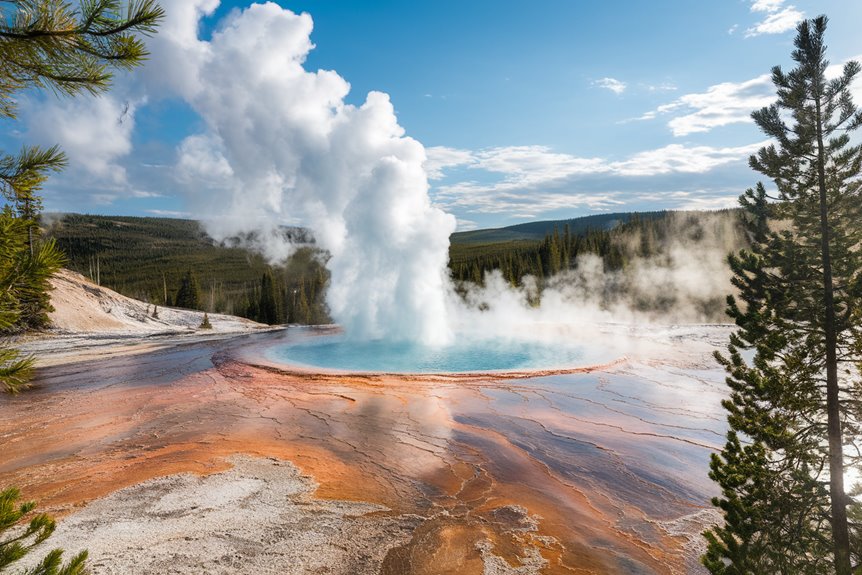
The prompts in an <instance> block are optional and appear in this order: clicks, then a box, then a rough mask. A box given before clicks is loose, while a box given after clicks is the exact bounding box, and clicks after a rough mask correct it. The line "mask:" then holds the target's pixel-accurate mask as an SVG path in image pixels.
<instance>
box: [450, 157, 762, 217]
mask: <svg viewBox="0 0 862 575" xmlns="http://www.w3.org/2000/svg"><path fill="white" fill-rule="evenodd" d="M765 143H766V142H760V143H756V144H751V145H747V146H738V147H726V148H714V147H710V146H684V145H681V144H671V145H669V146H665V147H662V148H658V149H655V150H648V151H644V152H640V153H638V154H634V155H632V156H630V157H628V158H625V159H623V160H616V161H612V160H607V159H603V158H580V157H577V156H573V155H570V154H564V153H559V152H554V151H552V150H551V149H549V148H547V147H544V146H509V147H499V148H489V149H484V150H479V151H473V152H471V151H469V150H451V149H450V150H449V152H448V153H449V155H450V156H451V157H456V156H457V157H458V158H460V161H459V162H458V164H457V165H459V166H467V167H469V168H470V169H475V170H477V171H482V172H486V176H487V175H492V176H493V175H502V177H497V178H493V177H492V178H487V177H486V178H484V179H483V178H480V177H478V175H477V177H476V178H475V179H470V180H466V181H460V182H456V183H451V184H445V185H442V186H440V187H439V188H438V189H437V190H436V191H435V193H434V200H435V202H436V203H438V204H440V205H442V206H444V207H447V208H457V209H467V210H473V211H477V212H481V213H493V214H500V213H508V214H512V213H517V214H521V215H522V216H524V217H534V216H537V215H539V214H542V213H547V212H551V211H554V210H562V209H567V210H573V209H576V208H588V209H592V210H608V209H613V208H615V207H618V206H621V205H623V204H624V203H625V201H624V199H623V194H622V193H618V192H605V193H592V192H591V193H577V192H574V191H572V188H573V187H576V186H574V184H576V183H577V182H578V181H579V179H583V178H587V177H596V176H599V177H603V178H605V179H606V180H607V181H611V182H612V181H613V179H614V178H623V179H629V178H650V177H656V176H667V175H673V174H705V173H707V172H709V171H711V170H714V169H715V168H718V167H720V166H724V165H728V164H731V163H734V162H743V161H745V160H746V159H747V158H748V156H750V155H751V154H752V153H754V152H756V151H757V150H758V149H759V148H760V147H761V146H763V145H764V144H765ZM454 151H457V152H458V154H454V153H453V152H454ZM564 187H565V188H566V189H565V190H563V191H561V188H564ZM663 199H664V200H665V201H666V200H668V197H667V196H663Z"/></svg>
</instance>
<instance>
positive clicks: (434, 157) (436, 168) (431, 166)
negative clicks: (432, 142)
mask: <svg viewBox="0 0 862 575" xmlns="http://www.w3.org/2000/svg"><path fill="white" fill-rule="evenodd" d="M425 156H426V159H425V162H424V163H423V166H424V167H425V173H426V174H427V175H428V179H429V180H439V179H441V178H442V177H443V171H444V170H445V169H446V168H453V167H456V166H463V165H465V164H471V163H473V153H472V152H470V151H469V150H459V149H457V148H449V147H446V146H433V147H428V148H425Z"/></svg>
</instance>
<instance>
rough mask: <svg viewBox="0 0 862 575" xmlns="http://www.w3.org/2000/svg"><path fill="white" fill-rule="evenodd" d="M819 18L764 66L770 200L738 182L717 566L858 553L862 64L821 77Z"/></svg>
mask: <svg viewBox="0 0 862 575" xmlns="http://www.w3.org/2000/svg"><path fill="white" fill-rule="evenodd" d="M825 28H826V18H825V17H820V18H816V19H814V20H810V21H805V22H803V23H802V24H800V26H799V28H798V34H797V37H796V50H795V51H794V52H793V59H794V60H795V61H796V62H797V68H796V69H794V70H793V71H791V72H789V73H787V74H785V73H784V72H782V71H781V69H780V68H775V69H773V74H772V77H773V82H774V84H775V86H776V88H777V92H778V102H777V103H776V104H774V105H772V106H770V107H767V108H763V109H762V110H759V111H757V112H755V113H754V114H752V117H753V118H754V120H755V122H756V123H757V124H758V126H759V127H760V128H761V129H762V130H763V131H764V132H765V133H766V134H767V135H769V136H770V137H772V138H773V139H774V140H775V141H776V142H777V144H778V145H777V146H776V145H769V146H766V147H764V148H762V149H761V150H760V151H759V152H758V154H757V155H756V156H752V158H751V160H750V163H751V166H752V168H754V169H755V170H757V171H759V172H761V173H762V174H764V175H765V176H767V177H769V178H771V179H772V180H773V182H774V183H775V185H776V187H777V189H778V197H777V198H775V199H777V200H778V202H776V203H772V204H770V203H769V202H768V199H769V198H768V196H767V192H766V189H765V187H764V186H763V185H762V184H758V185H757V187H756V188H755V189H750V190H747V191H746V192H745V194H744V195H743V196H742V197H741V198H740V203H741V205H742V207H743V209H744V210H745V214H746V217H745V221H746V226H747V232H748V234H749V237H750V238H751V247H750V249H748V250H742V251H740V252H739V253H738V254H735V255H732V256H731V257H730V258H729V263H730V266H731V268H732V270H733V272H734V280H733V281H734V285H735V287H736V288H737V290H738V297H730V298H728V314H729V315H730V316H731V317H732V318H733V319H734V321H735V322H736V324H737V325H738V326H739V329H738V331H737V332H736V333H734V334H733V336H732V337H731V340H730V344H729V345H728V354H727V355H726V356H725V355H721V354H717V358H718V360H719V361H720V362H721V363H722V365H724V367H725V368H726V370H727V372H728V378H727V384H728V386H729V387H730V389H731V395H730V398H729V399H728V400H726V401H725V402H724V403H723V405H724V407H725V409H726V410H727V413H728V424H729V426H730V431H729V433H728V441H727V444H726V445H725V448H724V450H723V451H722V452H721V454H720V455H716V456H714V457H713V459H712V462H711V466H710V468H711V472H710V477H711V478H712V479H713V480H715V481H716V482H717V483H718V484H719V486H720V487H721V490H722V495H721V497H718V498H716V499H715V500H714V501H713V503H714V504H715V505H716V506H718V507H720V508H721V509H722V511H723V512H724V523H723V524H722V525H718V526H716V527H715V528H713V529H711V530H709V531H708V532H707V533H706V534H705V536H706V538H707V542H708V550H707V553H706V554H705V555H704V557H703V563H704V565H705V566H706V567H707V568H708V569H709V570H710V572H711V573H715V574H742V573H746V574H748V573H751V574H754V573H781V574H788V575H789V574H794V575H795V574H806V573H812V574H814V573H839V574H843V575H849V574H850V573H851V564H855V565H859V563H860V562H862V555H860V554H859V552H860V535H862V534H860V532H859V529H860V525H859V524H858V523H851V524H850V525H849V529H848V522H847V515H848V514H849V515H850V516H851V517H858V516H859V515H860V509H859V503H858V501H856V500H853V499H849V498H848V497H847V496H846V494H845V490H844V488H843V476H844V473H843V470H844V459H845V453H844V446H857V449H855V450H853V451H852V452H850V451H848V453H847V454H846V457H847V458H848V459H849V462H850V465H851V466H853V467H855V468H858V467H859V465H860V463H862V459H860V457H859V453H858V445H859V442H860V440H862V432H860V431H862V430H860V421H862V409H860V403H859V401H858V400H857V399H856V398H858V397H860V393H862V383H860V379H859V376H858V373H859V372H858V369H859V367H860V365H862V324H860V321H859V319H860V315H862V253H860V246H862V226H860V225H859V222H860V221H862V192H860V174H862V147H860V146H858V145H857V146H850V139H849V136H848V132H850V131H852V130H854V129H856V128H858V127H859V126H862V113H860V112H858V111H857V110H856V108H855V106H853V102H852V98H851V97H850V94H849V92H848V90H847V88H848V86H849V85H850V83H851V82H852V80H853V77H854V76H855V75H856V74H857V73H858V71H859V66H858V64H855V63H850V64H848V65H846V66H845V67H844V74H843V75H842V76H841V77H839V78H836V79H835V80H831V81H827V80H826V79H825V70H826V67H827V65H828V63H827V62H826V61H825V59H824V54H825V45H824V44H823V34H824V32H825ZM788 119H792V120H793V122H794V124H793V125H788V124H786V121H787V120H788ZM744 351H749V352H754V356H753V359H749V360H746V359H745V357H744V356H743V352H744ZM839 361H840V363H841V364H842V365H841V366H839V365H838V364H839ZM839 367H842V369H839ZM848 505H849V506H850V509H849V513H848V510H847V506H848Z"/></svg>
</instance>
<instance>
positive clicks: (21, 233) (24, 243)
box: [0, 208, 63, 393]
mask: <svg viewBox="0 0 862 575" xmlns="http://www.w3.org/2000/svg"><path fill="white" fill-rule="evenodd" d="M27 227H28V222H27V221H26V220H24V219H22V218H17V217H15V216H14V215H13V214H12V212H11V210H10V209H9V208H6V209H4V210H3V211H0V333H10V332H15V331H21V330H23V329H28V328H31V327H39V326H41V325H44V324H45V323H46V322H47V311H48V310H49V309H50V308H49V300H48V289H49V284H48V280H49V278H50V277H51V275H53V274H54V273H55V272H56V271H57V270H58V269H59V268H60V266H61V265H62V263H63V257H62V254H61V253H60V252H59V251H58V250H57V249H56V246H55V244H54V242H53V241H51V240H49V241H46V242H38V243H37V244H36V245H35V246H33V247H32V249H31V247H30V246H29V245H28V234H27ZM32 364H33V362H32V359H31V358H29V357H21V355H20V354H19V353H18V352H17V351H16V350H14V349H11V348H7V347H2V346H0V388H2V389H3V390H4V391H6V392H10V393H15V392H17V391H18V390H20V389H22V388H23V387H25V386H26V384H27V381H28V380H29V378H30V375H31V373H32Z"/></svg>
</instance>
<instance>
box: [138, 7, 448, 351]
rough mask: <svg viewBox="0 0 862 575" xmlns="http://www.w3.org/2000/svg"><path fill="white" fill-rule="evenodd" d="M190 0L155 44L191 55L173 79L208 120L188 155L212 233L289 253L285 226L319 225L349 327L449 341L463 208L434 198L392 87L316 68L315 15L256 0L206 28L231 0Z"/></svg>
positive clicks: (338, 310) (161, 50)
mask: <svg viewBox="0 0 862 575" xmlns="http://www.w3.org/2000/svg"><path fill="white" fill-rule="evenodd" d="M187 1H188V0H183V2H182V3H180V2H176V3H174V5H173V7H172V8H171V7H169V8H168V18H169V19H171V22H169V23H167V24H166V26H165V28H166V33H165V34H159V35H158V36H157V37H156V38H154V39H153V43H154V46H152V52H153V59H158V58H168V59H171V60H172V62H171V64H172V65H173V63H174V62H176V61H180V62H184V63H185V65H186V66H187V67H188V70H187V71H186V73H185V74H182V75H181V76H180V75H177V77H176V78H174V80H175V82H174V85H173V88H174V90H176V91H177V93H179V94H180V95H181V96H182V97H183V98H184V99H185V100H186V101H187V102H188V103H189V104H190V105H191V106H192V107H193V108H194V109H195V111H196V112H197V113H198V114H199V115H200V116H201V118H203V120H204V125H205V128H204V130H203V131H202V132H201V133H199V134H195V135H193V136H190V137H188V138H186V139H185V140H184V141H183V142H182V144H181V145H180V149H179V156H180V157H179V162H178V166H177V167H178V170H179V172H180V174H181V175H182V176H183V177H184V178H185V179H186V181H187V182H189V184H190V188H192V186H193V187H194V188H197V187H198V186H199V185H200V182H206V183H207V184H208V186H207V187H208V193H207V194H206V195H205V197H203V196H202V195H199V194H197V193H196V192H192V193H190V194H189V200H190V203H191V204H192V205H193V206H194V208H195V211H196V213H198V214H200V215H201V219H202V220H203V221H204V222H205V223H206V226H207V230H208V232H209V233H210V234H211V235H212V236H213V237H214V238H216V239H225V238H228V237H231V236H235V235H245V236H247V235H248V234H250V233H252V234H254V237H255V238H256V240H255V241H256V246H255V247H257V248H258V249H259V250H260V251H262V252H263V253H264V254H265V255H266V256H268V257H269V258H270V259H271V260H273V261H278V260H281V259H283V258H284V257H286V256H287V255H289V253H290V252H291V246H290V245H289V244H288V243H287V242H286V241H285V240H284V238H283V237H282V235H281V233H280V230H279V228H280V226H281V225H283V224H284V223H299V224H302V225H307V226H308V227H310V228H311V230H312V232H313V234H314V237H315V239H316V242H317V244H318V245H319V246H320V247H321V248H323V249H325V250H326V251H327V252H328V253H329V255H330V259H329V261H328V263H327V267H328V268H329V271H330V272H331V283H330V286H329V290H328V292H327V303H328V305H329V308H330V312H331V315H332V317H333V319H334V320H335V321H336V322H337V323H339V324H340V325H342V326H343V327H344V329H345V331H346V333H348V334H350V336H351V337H355V338H360V339H374V338H381V337H387V338H389V339H396V340H407V341H421V342H424V343H429V344H442V343H445V342H447V341H449V340H450V337H451V334H450V331H449V322H448V319H447V309H446V305H445V299H446V293H447V290H448V274H447V268H446V264H447V258H448V247H449V235H450V234H451V233H452V232H453V231H454V229H455V218H454V217H453V216H451V215H449V214H446V213H444V212H443V211H442V210H440V209H438V208H436V207H434V206H432V205H431V201H430V199H429V197H428V181H427V178H426V175H425V171H424V169H423V163H424V162H425V159H426V156H425V149H424V148H423V146H422V144H420V143H419V142H417V141H416V140H414V139H412V138H409V137H406V136H405V135H404V129H403V128H402V127H401V126H400V125H399V124H398V121H397V118H396V116H395V111H394V109H393V107H392V104H391V103H390V101H389V97H388V96H387V95H386V94H383V93H380V92H370V93H369V94H368V95H367V97H366V99H365V102H364V103H363V104H361V105H360V106H354V105H351V104H347V103H346V102H345V97H346V96H347V95H348V93H349V91H350V85H349V84H348V83H347V81H345V80H344V79H343V78H342V77H341V76H339V75H338V74H337V73H336V72H334V71H329V70H318V71H316V72H311V71H307V70H306V69H305V68H304V63H305V59H306V57H307V56H308V53H309V52H310V51H311V49H312V48H314V45H313V44H312V42H311V39H310V34H311V30H312V19H311V17H310V16H309V15H308V14H295V13H293V12H291V11H289V10H286V9H283V8H281V7H280V6H278V5H276V4H274V3H266V4H254V5H252V6H250V7H249V8H247V9H245V10H241V11H234V12H232V13H231V14H230V15H229V16H227V17H226V18H225V20H224V21H223V22H222V23H221V24H220V25H219V26H218V27H217V29H216V30H215V31H214V32H213V34H212V37H211V39H209V40H201V39H200V38H199V37H198V26H199V23H200V19H201V18H202V17H203V16H204V15H205V14H208V13H211V12H212V11H213V10H214V9H215V7H216V6H217V5H218V2H217V1H213V0H194V2H193V4H194V9H191V8H190V7H189V6H188V4H185V2H187ZM180 4H183V6H182V7H181V6H180ZM153 67H158V66H153ZM171 67H173V66H171ZM170 80H171V78H167V79H163V81H170Z"/></svg>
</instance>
